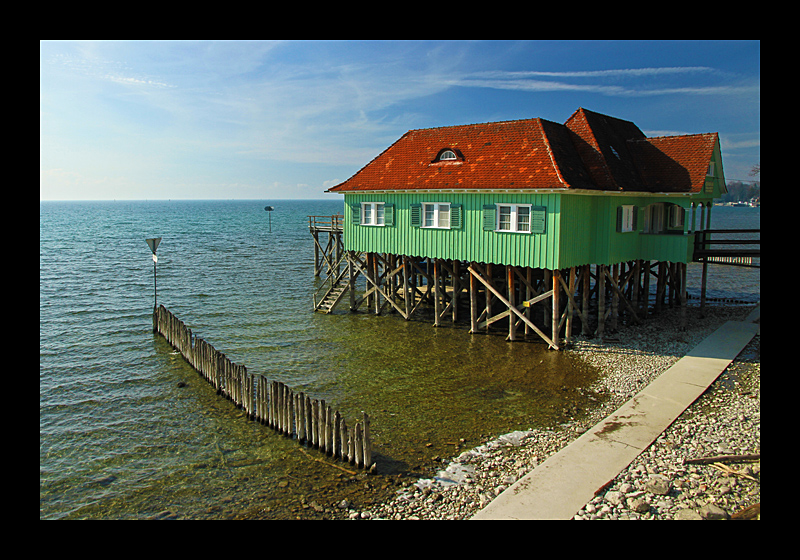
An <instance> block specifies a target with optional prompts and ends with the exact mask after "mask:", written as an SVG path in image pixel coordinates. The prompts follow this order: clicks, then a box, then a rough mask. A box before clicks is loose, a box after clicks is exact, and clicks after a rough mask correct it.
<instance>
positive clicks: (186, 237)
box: [39, 199, 757, 519]
mask: <svg viewBox="0 0 800 560" xmlns="http://www.w3.org/2000/svg"><path fill="white" fill-rule="evenodd" d="M266 204H270V205H273V206H274V207H275V211H274V212H273V213H272V232H271V233H270V232H269V231H268V227H269V226H268V221H267V220H268V216H267V213H266V212H264V210H263V208H264V206H265V205H266ZM717 210H718V209H716V208H715V210H714V211H715V212H717ZM720 210H724V209H720ZM733 210H751V209H733ZM340 211H341V200H339V199H337V200H332V201H172V202H169V201H157V202H144V201H141V202H93V203H78V202H73V203H66V202H44V203H41V204H40V377H39V385H40V517H41V518H44V519H82V518H89V519H93V518H105V519H123V518H148V517H158V518H184V519H186V518H192V519H195V518H265V519H272V518H275V519H293V518H318V517H322V516H330V514H329V513H326V512H324V509H325V508H328V509H331V508H334V509H335V506H334V504H336V503H338V502H340V501H341V500H343V499H347V500H350V501H352V502H355V503H357V504H359V505H363V506H366V505H368V503H369V501H370V500H373V501H376V500H380V499H382V498H383V497H385V496H388V495H390V494H392V493H394V491H395V484H396V481H397V475H398V474H399V475H402V476H409V477H413V476H423V475H425V474H427V473H428V472H429V470H430V469H431V468H432V465H436V464H437V458H442V459H446V458H448V457H450V456H452V455H454V454H457V453H458V452H459V450H460V449H464V448H469V447H473V446H475V445H478V444H479V443H480V441H481V439H482V438H484V437H490V436H495V435H498V434H501V433H505V432H509V431H513V430H517V429H527V428H531V427H536V426H547V425H554V424H558V423H560V422H567V421H569V420H570V418H571V417H574V416H575V415H576V414H580V412H581V410H583V409H585V408H586V407H589V406H592V404H593V402H594V401H593V400H592V399H593V398H595V396H594V395H592V394H591V393H589V392H588V391H586V390H585V387H587V386H588V385H590V384H591V383H592V381H593V380H594V379H595V378H596V376H597V375H598V372H596V371H595V370H593V369H592V368H590V367H588V366H585V365H583V363H582V362H579V361H578V360H577V359H576V358H574V357H572V356H570V355H568V354H565V353H557V352H551V351H548V350H547V348H546V346H545V345H544V344H543V343H540V342H536V341H533V342H523V343H519V344H516V343H515V344H510V343H507V342H505V339H504V336H503V335H502V334H498V335H474V336H470V335H469V334H468V333H467V332H466V329H465V328H464V326H463V325H455V326H454V325H449V324H448V325H445V326H444V327H440V328H434V327H432V326H431V323H432V320H431V321H425V320H424V318H421V319H420V320H412V321H404V320H403V319H402V318H400V317H399V316H397V315H386V316H381V317H375V316H373V315H367V314H362V313H359V314H349V313H343V314H336V315H334V316H325V315H319V314H315V313H313V312H312V311H311V294H312V293H313V291H314V289H315V288H316V286H318V285H319V282H320V280H319V279H315V278H314V276H313V240H312V238H311V236H310V235H309V233H308V229H307V218H306V216H308V215H330V214H333V213H337V212H340ZM715 227H723V226H720V225H718V224H716V225H715ZM739 227H749V226H739ZM159 236H162V237H163V241H162V244H161V245H160V246H159V249H158V257H159V261H158V268H157V272H158V303H163V304H164V305H165V306H166V307H168V308H169V309H170V310H171V311H173V312H174V313H175V314H176V315H177V316H178V317H179V318H180V319H181V320H183V321H184V322H185V323H186V324H187V325H188V326H189V327H190V328H192V329H193V331H194V332H195V334H197V335H199V336H201V337H203V338H204V339H205V340H207V341H208V342H210V343H211V344H213V345H214V346H215V347H216V348H217V349H218V350H220V351H222V352H224V353H225V354H227V355H228V356H229V357H230V358H231V359H232V360H233V361H234V362H237V363H241V364H244V365H246V366H247V368H248V371H250V372H251V373H256V374H263V375H264V376H266V377H267V378H268V379H273V380H278V381H282V382H284V383H286V384H287V385H289V386H290V387H292V388H294V389H297V390H303V391H305V392H306V393H308V394H309V395H311V396H313V397H314V398H321V399H325V400H326V401H327V402H328V403H330V404H333V405H334V407H335V408H337V409H339V410H340V411H341V412H342V413H343V414H344V416H345V418H346V419H347V420H348V421H352V420H355V419H357V418H358V417H359V415H360V413H361V411H362V410H363V411H366V412H368V413H369V414H370V416H371V418H372V422H371V431H372V435H373V441H374V448H375V450H374V454H375V460H376V462H377V464H378V470H379V473H381V474H379V475H377V476H364V475H362V474H360V473H358V471H357V470H356V469H355V468H354V467H351V466H349V465H347V464H344V463H339V462H336V461H333V460H331V459H329V458H327V457H324V456H323V455H322V454H321V453H319V452H318V451H316V450H313V449H310V448H307V447H305V446H302V445H299V444H297V443H296V442H294V441H291V440H289V439H287V438H285V437H283V436H279V435H277V434H276V433H274V432H273V431H272V430H270V429H268V428H266V427H264V426H261V425H259V424H257V423H254V422H251V421H248V420H247V419H246V418H245V417H244V415H243V413H242V412H241V411H239V410H237V409H236V408H235V407H234V406H233V405H232V404H231V403H230V402H229V401H226V400H224V399H222V398H221V397H218V396H217V395H216V394H215V392H214V390H213V389H212V388H211V387H210V386H209V385H208V384H207V383H206V382H205V381H204V380H202V378H200V377H199V375H198V374H197V373H196V372H194V370H192V368H191V367H190V366H189V365H188V364H187V363H186V362H185V361H184V360H183V358H182V357H181V356H180V355H178V354H176V353H175V352H174V350H172V348H171V347H169V345H168V344H167V343H166V342H165V341H164V340H163V339H162V338H161V337H159V336H156V335H153V333H152V332H151V330H152V329H151V316H150V314H151V312H152V306H153V263H152V260H151V258H150V251H149V248H148V247H147V245H146V244H145V242H144V239H145V238H148V237H159ZM712 281H718V277H716V279H715V276H714V275H713V274H712ZM737 288H740V286H737ZM714 289H715V290H716V289H717V288H714ZM756 290H757V287H756ZM740 292H742V290H741V289H738V291H737V293H740ZM744 292H747V289H745V290H744ZM753 292H754V290H752V289H751V290H750V292H749V293H744V296H745V297H751V298H752V297H753ZM714 293H715V294H716V293H717V292H714ZM720 293H726V292H725V291H724V290H721V292H720ZM756 299H757V297H756ZM180 383H183V384H185V386H183V387H179V386H178V385H179V384H180ZM462 440H463V441H462ZM438 465H439V466H441V463H440V462H439V463H438ZM347 471H349V472H347ZM352 473H357V474H355V475H354V474H352ZM320 510H323V511H320Z"/></svg>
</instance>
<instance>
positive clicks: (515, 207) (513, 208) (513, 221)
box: [494, 202, 533, 233]
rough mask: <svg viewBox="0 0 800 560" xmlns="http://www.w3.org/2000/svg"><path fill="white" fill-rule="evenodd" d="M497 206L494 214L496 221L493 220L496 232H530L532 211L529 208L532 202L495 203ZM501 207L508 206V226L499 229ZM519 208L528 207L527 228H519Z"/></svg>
mask: <svg viewBox="0 0 800 560" xmlns="http://www.w3.org/2000/svg"><path fill="white" fill-rule="evenodd" d="M495 206H496V207H497V214H496V221H495V228H494V230H495V231H496V232H502V233H531V219H532V213H533V211H532V210H531V208H532V207H533V204H509V203H502V202H501V203H497V204H496V205H495ZM503 208H510V214H509V219H510V223H509V228H508V229H500V216H501V214H502V212H503V211H502V209H503ZM520 208H527V209H528V229H520V223H519V218H520V212H519V209H520Z"/></svg>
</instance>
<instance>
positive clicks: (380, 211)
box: [361, 202, 386, 226]
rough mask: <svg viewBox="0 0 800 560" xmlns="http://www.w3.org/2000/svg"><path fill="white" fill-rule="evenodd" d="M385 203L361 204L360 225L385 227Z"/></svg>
mask: <svg viewBox="0 0 800 560" xmlns="http://www.w3.org/2000/svg"><path fill="white" fill-rule="evenodd" d="M385 204H386V203H385V202H362V203H361V225H362V226H384V225H386V214H385V209H384V205H385Z"/></svg>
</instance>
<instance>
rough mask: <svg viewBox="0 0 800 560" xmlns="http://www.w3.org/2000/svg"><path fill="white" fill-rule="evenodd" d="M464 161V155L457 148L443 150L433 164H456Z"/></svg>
mask: <svg viewBox="0 0 800 560" xmlns="http://www.w3.org/2000/svg"><path fill="white" fill-rule="evenodd" d="M461 161H464V154H462V153H461V152H460V151H459V150H457V149H456V148H449V147H448V148H442V149H441V150H439V153H437V154H436V157H435V158H433V161H432V162H431V163H456V162H461Z"/></svg>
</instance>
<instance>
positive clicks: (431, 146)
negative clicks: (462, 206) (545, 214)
mask: <svg viewBox="0 0 800 560" xmlns="http://www.w3.org/2000/svg"><path fill="white" fill-rule="evenodd" d="M699 137H702V138H703V141H700V138H699ZM706 137H709V138H712V137H713V138H714V139H715V140H716V134H712V135H695V136H674V137H668V138H652V139H648V138H646V137H645V135H644V134H643V133H642V131H641V130H639V128H638V127H637V126H636V125H635V124H633V123H632V122H629V121H623V120H621V119H616V118H614V117H609V116H606V115H601V114H600V113H594V112H592V111H587V110H585V109H578V111H576V112H575V113H574V114H573V115H572V116H571V117H570V118H569V119H568V120H567V122H566V123H565V124H564V125H561V124H558V123H555V122H551V121H547V120H544V119H527V120H518V121H505V122H494V123H485V124H472V125H463V126H448V127H440V128H426V129H419V130H410V131H408V132H407V133H405V134H404V135H403V136H402V137H401V138H400V139H399V140H397V141H396V142H395V143H394V144H392V145H391V146H389V147H388V148H387V149H386V150H384V151H383V152H382V153H381V154H379V155H378V156H377V157H376V158H375V159H373V160H372V161H371V162H369V163H368V164H367V165H365V166H364V167H363V168H362V169H361V170H360V171H358V172H357V173H356V174H355V175H353V176H352V177H351V178H350V179H348V180H347V181H345V182H344V183H341V184H339V185H337V186H335V187H332V188H331V189H329V192H350V191H372V190H413V189H426V190H427V189H430V190H439V189H455V190H475V189H568V188H573V189H574V188H580V189H600V190H625V191H656V192H664V191H683V192H688V191H690V190H693V189H695V188H697V186H698V185H699V188H702V179H704V177H705V172H706V169H707V168H708V161H709V159H710V157H711V155H710V154H711V153H713V148H714V144H713V143H711V146H710V151H709V147H708V146H709V145H708V140H709V138H706ZM444 149H451V150H453V151H454V152H455V153H456V156H457V157H456V159H455V160H449V161H437V156H438V155H439V154H440V153H441V152H442V151H443V150H444ZM703 162H705V163H703ZM701 167H702V177H701V176H700V175H699V173H700V168H701ZM698 181H700V182H699V183H698Z"/></svg>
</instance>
